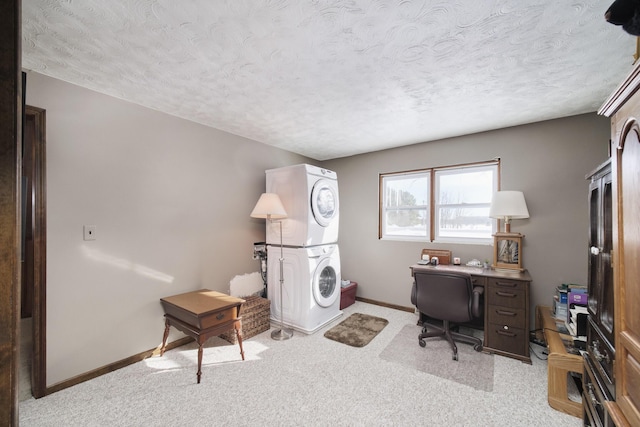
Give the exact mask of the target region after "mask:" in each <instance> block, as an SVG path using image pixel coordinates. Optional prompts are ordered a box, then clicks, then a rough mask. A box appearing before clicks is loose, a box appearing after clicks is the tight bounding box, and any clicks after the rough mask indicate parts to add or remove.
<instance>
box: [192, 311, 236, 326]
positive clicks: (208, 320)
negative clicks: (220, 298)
mask: <svg viewBox="0 0 640 427" xmlns="http://www.w3.org/2000/svg"><path fill="white" fill-rule="evenodd" d="M235 318H237V316H236V307H231V308H228V309H226V310H223V311H218V312H214V313H210V314H206V315H204V316H203V317H202V323H201V324H202V326H201V328H202V329H208V328H212V327H214V326H217V325H220V324H222V323H225V322H228V321H230V320H233V319H235Z"/></svg>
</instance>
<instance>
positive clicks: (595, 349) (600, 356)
mask: <svg viewBox="0 0 640 427" xmlns="http://www.w3.org/2000/svg"><path fill="white" fill-rule="evenodd" d="M599 346H600V341H599V340H593V342H592V343H591V353H592V354H593V357H594V358H595V359H596V360H597V361H598V362H602V361H603V360H605V361H606V362H607V363H611V360H610V359H609V354H608V353H605V354H604V355H603V354H602V353H600V350H599V349H598V347H599Z"/></svg>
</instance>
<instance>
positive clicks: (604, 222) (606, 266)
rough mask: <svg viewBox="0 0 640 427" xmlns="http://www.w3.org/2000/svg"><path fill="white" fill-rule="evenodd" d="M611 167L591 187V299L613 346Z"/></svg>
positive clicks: (594, 178) (591, 307)
mask: <svg viewBox="0 0 640 427" xmlns="http://www.w3.org/2000/svg"><path fill="white" fill-rule="evenodd" d="M611 177H612V176H611V170H610V168H609V164H608V163H607V164H606V166H604V167H602V168H601V169H600V170H599V171H598V172H597V173H595V174H594V175H593V176H592V177H591V183H590V185H589V277H588V285H589V295H588V296H589V298H588V304H587V306H588V309H589V314H590V315H591V318H592V319H593V320H594V322H595V323H596V325H597V326H598V327H599V328H600V329H601V330H602V333H603V334H604V336H605V338H606V339H607V340H608V341H609V344H610V345H611V346H613V341H614V300H613V294H614V292H613V290H614V284H613V268H612V265H611V253H612V250H613V240H612V231H613V211H612V206H613V189H612V179H611Z"/></svg>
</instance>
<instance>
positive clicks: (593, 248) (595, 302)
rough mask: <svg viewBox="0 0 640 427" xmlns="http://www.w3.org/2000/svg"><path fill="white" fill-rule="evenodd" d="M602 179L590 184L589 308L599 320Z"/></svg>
mask: <svg viewBox="0 0 640 427" xmlns="http://www.w3.org/2000/svg"><path fill="white" fill-rule="evenodd" d="M600 205H601V203H600V181H599V180H593V181H591V184H589V278H588V280H589V282H588V285H589V298H588V304H587V307H588V310H589V314H591V317H592V318H593V319H596V322H597V323H599V322H598V319H599V315H600V300H601V299H602V283H601V282H600V218H601V216H600Z"/></svg>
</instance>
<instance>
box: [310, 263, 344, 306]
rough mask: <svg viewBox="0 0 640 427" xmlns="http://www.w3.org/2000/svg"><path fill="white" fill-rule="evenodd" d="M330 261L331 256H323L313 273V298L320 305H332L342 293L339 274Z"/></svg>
mask: <svg viewBox="0 0 640 427" xmlns="http://www.w3.org/2000/svg"><path fill="white" fill-rule="evenodd" d="M329 261H330V258H329V257H324V258H322V259H321V260H320V262H319V263H318V267H316V271H315V272H314V273H313V298H314V299H315V300H316V302H317V303H318V305H319V306H320V307H329V306H331V305H332V304H333V303H334V302H336V299H337V298H338V296H339V295H340V289H339V285H338V280H339V279H338V275H337V274H336V270H335V269H334V268H333V267H332V266H331V265H330V262H329Z"/></svg>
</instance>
